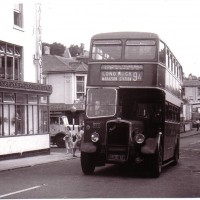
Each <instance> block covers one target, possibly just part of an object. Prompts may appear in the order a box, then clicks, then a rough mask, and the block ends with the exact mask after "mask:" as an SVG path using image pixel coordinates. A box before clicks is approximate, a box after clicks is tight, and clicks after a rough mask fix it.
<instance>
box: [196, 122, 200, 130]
mask: <svg viewBox="0 0 200 200" xmlns="http://www.w3.org/2000/svg"><path fill="white" fill-rule="evenodd" d="M196 124H197V131H199V125H200V121H199V119H197V121H196Z"/></svg>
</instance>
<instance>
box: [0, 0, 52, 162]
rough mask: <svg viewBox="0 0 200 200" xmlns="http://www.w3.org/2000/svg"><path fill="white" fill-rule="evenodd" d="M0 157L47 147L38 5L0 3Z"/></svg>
mask: <svg viewBox="0 0 200 200" xmlns="http://www.w3.org/2000/svg"><path fill="white" fill-rule="evenodd" d="M0 18H1V19H6V20H3V21H2V23H1V27H0V29H1V34H0V159H6V158H8V157H9V158H10V157H16V156H24V155H28V154H33V153H38V152H45V153H48V152H49V150H50V141H49V96H50V94H51V92H52V87H51V86H49V85H44V84H41V80H42V63H41V58H42V57H41V55H42V54H41V52H42V48H41V44H42V42H41V26H40V19H41V6H40V4H36V3H35V2H34V1H33V2H27V3H23V4H21V3H15V4H14V1H6V2H4V3H2V4H1V7H0Z"/></svg>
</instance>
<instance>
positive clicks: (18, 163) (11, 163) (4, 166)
mask: <svg viewBox="0 0 200 200" xmlns="http://www.w3.org/2000/svg"><path fill="white" fill-rule="evenodd" d="M196 134H199V133H198V132H197V131H196V129H192V130H191V131H187V132H184V133H181V135H180V136H181V138H184V137H189V136H192V135H196ZM76 156H77V157H73V156H72V154H65V153H64V152H63V151H62V152H58V151H57V152H54V151H51V152H50V154H49V155H37V156H31V157H25V158H17V159H10V160H1V161H0V172H1V171H8V170H14V169H19V168H25V167H32V166H35V165H41V164H46V163H52V162H59V161H66V160H72V159H80V152H77V153H76Z"/></svg>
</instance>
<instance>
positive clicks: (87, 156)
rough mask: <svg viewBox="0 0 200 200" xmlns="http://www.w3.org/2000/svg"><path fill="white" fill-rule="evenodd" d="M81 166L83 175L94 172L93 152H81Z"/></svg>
mask: <svg viewBox="0 0 200 200" xmlns="http://www.w3.org/2000/svg"><path fill="white" fill-rule="evenodd" d="M81 168H82V171H83V173H84V174H85V175H90V174H93V173H94V169H95V157H94V154H93V153H85V152H81Z"/></svg>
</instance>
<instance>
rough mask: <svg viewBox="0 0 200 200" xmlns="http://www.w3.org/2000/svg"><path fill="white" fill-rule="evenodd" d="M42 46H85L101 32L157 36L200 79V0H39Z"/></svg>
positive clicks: (186, 73) (87, 48) (188, 71)
mask: <svg viewBox="0 0 200 200" xmlns="http://www.w3.org/2000/svg"><path fill="white" fill-rule="evenodd" d="M41 5H42V13H41V25H42V42H47V43H50V44H51V43H53V42H57V43H61V44H63V45H64V46H66V47H69V46H70V45H72V44H74V45H78V46H80V44H81V43H83V44H84V45H85V50H89V45H90V39H91V37H92V36H93V35H95V34H97V33H103V32H119V31H139V32H143V31H144V32H153V33H157V34H158V35H159V36H160V37H161V38H162V40H163V41H164V42H166V44H167V45H168V46H169V48H170V49H171V51H172V52H173V54H174V55H175V57H176V58H177V59H178V60H179V62H180V64H181V65H182V67H183V71H184V74H185V76H188V75H189V74H190V73H192V74H193V75H195V76H197V77H200V50H199V49H200V48H199V47H200V1H199V0H41Z"/></svg>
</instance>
